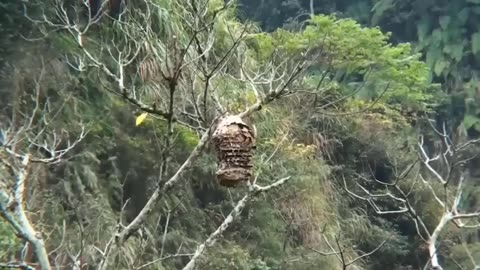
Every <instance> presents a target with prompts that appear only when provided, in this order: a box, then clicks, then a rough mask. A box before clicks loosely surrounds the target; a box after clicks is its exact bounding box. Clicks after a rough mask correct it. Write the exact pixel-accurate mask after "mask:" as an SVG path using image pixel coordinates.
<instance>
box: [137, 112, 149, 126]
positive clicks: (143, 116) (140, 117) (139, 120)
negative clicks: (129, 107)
mask: <svg viewBox="0 0 480 270" xmlns="http://www.w3.org/2000/svg"><path fill="white" fill-rule="evenodd" d="M147 115H148V113H146V112H144V113H142V114H140V115H139V116H137V120H136V121H135V125H136V126H137V127H138V126H139V125H140V124H141V123H142V122H143V120H145V118H147Z"/></svg>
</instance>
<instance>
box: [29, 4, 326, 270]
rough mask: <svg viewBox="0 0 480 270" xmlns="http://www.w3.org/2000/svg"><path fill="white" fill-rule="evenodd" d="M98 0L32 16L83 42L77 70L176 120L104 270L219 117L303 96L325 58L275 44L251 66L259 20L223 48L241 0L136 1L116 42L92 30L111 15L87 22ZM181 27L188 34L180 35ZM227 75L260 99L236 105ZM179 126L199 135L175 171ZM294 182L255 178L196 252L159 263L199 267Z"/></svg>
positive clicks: (103, 251)
mask: <svg viewBox="0 0 480 270" xmlns="http://www.w3.org/2000/svg"><path fill="white" fill-rule="evenodd" d="M89 3H90V1H86V0H85V1H82V5H80V6H79V5H73V6H72V5H67V4H66V3H65V2H64V1H61V0H53V4H54V6H55V14H54V16H47V14H45V15H44V16H42V17H41V18H40V19H37V18H32V17H28V18H29V19H30V20H31V21H32V22H34V23H36V24H39V25H44V26H46V28H44V29H47V30H45V31H44V32H43V34H45V35H48V34H49V33H50V32H51V31H53V30H59V31H63V32H65V33H67V34H68V35H70V37H71V38H72V39H73V40H75V41H76V43H77V45H78V50H76V51H72V52H71V53H68V54H67V55H65V59H67V61H68V64H69V65H70V66H71V67H72V68H73V69H75V70H76V71H77V72H85V71H87V70H95V71H96V72H97V74H98V77H99V78H100V81H108V82H106V83H104V85H103V88H104V89H107V91H109V92H110V93H112V94H114V95H116V96H119V97H121V98H122V99H123V100H125V101H126V102H128V103H130V104H131V105H133V106H135V107H137V108H138V109H139V110H141V111H143V112H144V113H146V114H148V115H150V116H152V117H155V118H159V119H161V120H163V121H166V122H167V126H168V132H167V134H166V135H165V136H164V138H163V140H164V141H165V149H166V150H165V151H164V153H163V157H162V165H161V168H162V170H161V173H160V179H159V180H158V185H157V186H156V187H155V189H154V190H153V193H152V194H151V195H150V197H149V199H148V201H147V203H146V204H145V206H144V207H143V209H142V210H141V211H140V212H139V213H138V214H137V216H136V217H135V218H134V219H133V220H132V221H131V222H129V223H128V224H121V223H120V224H117V225H116V228H117V230H116V233H115V234H114V235H112V237H111V239H110V241H109V242H108V243H107V244H106V245H105V246H104V247H96V246H94V248H95V249H96V250H97V251H98V252H99V254H100V255H101V256H100V259H99V262H98V267H97V268H98V269H101V270H103V269H109V268H111V267H113V265H114V263H115V262H114V260H115V258H116V256H117V255H118V254H119V253H120V251H121V250H120V249H121V247H122V246H124V244H125V243H126V242H127V241H128V239H129V238H130V237H131V236H132V235H134V233H135V232H137V231H138V230H139V229H140V228H142V227H143V226H144V225H145V223H146V221H147V219H148V217H149V216H150V213H151V212H152V211H153V210H154V209H155V205H156V204H157V203H158V202H159V201H160V199H161V198H162V197H163V196H164V195H165V194H167V193H168V192H169V191H170V190H171V189H172V188H174V187H175V186H176V185H177V184H178V183H179V182H180V181H181V180H182V176H183V174H184V173H185V172H186V171H187V170H189V169H190V168H191V167H192V165H193V164H194V162H195V161H196V160H197V158H198V157H199V156H200V155H201V153H202V151H203V150H204V148H205V147H206V145H207V144H208V143H209V142H210V139H211V134H212V132H213V131H214V130H215V128H216V127H217V123H218V120H219V119H222V118H223V117H226V116H231V115H236V116H237V117H238V118H240V119H245V118H248V117H250V116H251V115H252V114H253V113H255V112H257V111H259V110H261V109H262V107H263V106H264V105H267V104H269V103H271V102H273V101H275V100H277V99H280V98H283V97H285V96H287V95H291V94H293V93H295V91H296V89H297V88H296V87H295V85H296V84H298V82H297V80H298V79H299V78H301V76H302V74H304V72H305V71H306V69H307V68H308V66H310V65H311V64H312V63H314V62H315V61H316V60H317V59H318V58H317V57H315V55H314V54H313V53H311V52H310V50H309V49H308V48H307V49H305V51H304V52H303V54H301V55H299V54H295V55H288V54H286V53H284V52H282V51H281V50H274V51H273V52H272V54H271V55H270V57H269V58H268V59H267V60H266V61H265V63H262V65H255V64H252V63H250V62H249V61H250V60H249V59H248V58H247V57H246V52H247V50H248V46H247V44H246V42H245V41H246V39H247V38H248V37H249V35H251V33H252V31H251V29H250V28H251V26H250V25H249V24H246V25H243V24H240V23H238V24H233V25H230V24H225V25H224V27H225V29H224V30H225V33H226V34H227V38H226V40H225V41H223V42H224V44H223V45H224V46H223V48H222V49H219V48H216V46H214V44H216V43H218V42H220V41H218V40H217V37H216V31H218V29H217V28H218V25H219V24H220V23H221V22H223V19H222V16H226V13H227V11H228V10H229V8H230V7H231V5H232V1H225V2H224V3H223V5H222V6H218V7H215V8H214V9H213V10H212V6H211V5H212V3H211V2H210V1H208V0H201V1H172V2H171V6H170V7H169V8H168V9H167V8H165V7H160V6H158V5H157V4H156V3H155V2H154V1H151V0H144V1H140V2H139V3H136V4H134V7H131V8H127V9H125V10H123V11H122V13H120V14H119V16H118V19H113V20H112V24H113V26H110V27H112V28H113V29H114V31H116V33H117V36H119V38H114V39H112V40H105V39H102V38H101V37H99V36H98V33H95V32H94V30H92V29H94V28H95V27H96V26H97V28H98V27H99V26H100V25H101V22H102V20H107V19H109V17H108V16H107V15H106V14H105V13H99V14H98V15H97V16H94V17H88V19H87V20H86V21H85V20H84V19H83V20H82V19H81V16H78V14H81V11H82V9H87V10H88V11H90V9H91V7H90V5H89ZM103 6H104V5H103ZM89 13H90V12H89ZM168 13H172V14H173V13H174V14H175V15H176V16H177V18H179V21H176V20H172V19H171V18H168V20H165V21H166V23H165V24H164V25H161V27H163V29H159V28H158V25H155V22H157V21H159V20H158V18H160V19H165V18H166V17H162V16H166V15H165V14H168ZM27 14H28V12H27ZM72 14H77V15H75V16H73V15H72ZM154 18H156V20H154ZM162 31H163V33H162ZM179 32H181V33H183V34H182V35H181V36H177V34H178V33H179ZM225 80H227V81H230V82H236V83H240V84H242V85H245V86H248V87H249V88H250V89H251V90H252V91H253V92H254V94H255V97H256V101H255V102H254V103H252V104H248V103H247V104H244V105H243V108H242V109H241V110H234V109H232V106H230V104H228V98H224V96H227V97H228V95H229V94H230V93H229V91H230V89H228V87H229V86H228V83H227V84H225ZM222 88H227V89H222ZM176 125H183V126H186V127H188V128H191V129H193V130H195V131H196V132H197V133H198V134H199V136H200V140H199V142H198V144H197V145H196V147H195V148H194V150H193V151H192V152H191V153H190V155H189V156H188V158H187V159H186V160H185V161H184V162H183V164H182V165H181V166H180V167H178V168H174V170H173V171H174V172H173V173H169V171H170V170H171V169H173V168H172V165H171V164H170V162H169V161H170V160H171V157H172V149H171V146H172V144H173V142H174V139H175V138H174V137H175V136H174V129H175V126H176ZM61 153H63V152H61ZM58 156H59V154H56V157H58ZM19 157H23V156H22V155H19ZM27 161H28V159H27ZM255 179H256V178H255ZM287 179H289V177H286V178H282V179H281V180H279V181H277V182H275V183H273V184H271V185H267V186H265V187H262V186H259V185H257V184H256V181H252V182H251V183H249V191H248V192H247V194H246V195H245V196H244V197H243V199H241V200H240V201H239V202H238V203H237V204H236V206H235V207H234V208H233V210H232V212H231V213H230V215H229V216H228V217H227V218H226V219H225V220H224V222H223V223H222V224H221V225H220V227H219V228H218V229H217V230H216V231H215V232H213V233H212V234H211V235H210V236H209V237H208V238H207V239H206V240H205V241H204V242H203V243H201V244H200V245H199V246H198V247H197V249H196V251H195V252H194V253H192V254H180V253H178V254H172V255H166V256H162V257H161V258H158V259H157V260H155V261H154V262H156V261H161V260H164V259H166V258H169V257H175V256H185V255H186V256H191V259H190V262H189V263H188V264H187V265H186V266H185V268H184V269H195V266H196V265H197V261H198V259H199V258H200V256H202V255H203V253H204V251H205V250H206V248H208V247H209V246H211V245H213V244H214V242H215V240H216V239H217V238H218V237H219V236H220V235H221V234H222V233H223V232H224V231H225V230H226V229H227V228H228V226H229V225H230V224H231V223H232V222H233V221H234V220H235V219H236V218H237V217H238V216H239V214H240V213H241V211H242V210H243V208H244V207H245V205H246V203H247V202H248V201H250V200H251V199H252V198H253V197H255V196H256V195H258V194H260V193H262V192H266V191H268V190H270V189H272V188H274V187H278V186H280V185H282V184H283V183H284V182H285V181H286V180H287ZM166 227H168V225H167V226H166ZM42 245H43V244H42ZM42 252H43V253H45V252H46V251H45V250H38V254H39V255H41V254H43V253H42ZM154 262H150V263H147V264H144V265H143V266H140V267H137V269H141V268H142V267H145V265H150V264H151V263H154ZM44 269H49V268H44Z"/></svg>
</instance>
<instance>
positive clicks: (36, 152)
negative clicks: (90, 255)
mask: <svg viewBox="0 0 480 270" xmlns="http://www.w3.org/2000/svg"><path fill="white" fill-rule="evenodd" d="M44 77H45V69H44V68H43V67H42V69H41V71H40V72H39V74H38V78H36V79H35V80H34V89H28V90H29V92H30V93H32V94H31V95H32V96H33V97H34V99H33V102H32V103H31V104H30V103H27V105H26V106H22V105H23V104H24V102H20V101H21V99H22V97H21V96H19V97H17V99H18V100H14V103H16V104H17V105H15V106H12V107H13V109H12V110H11V113H10V117H8V116H7V117H4V115H2V116H1V117H2V118H1V121H0V216H1V217H2V218H3V219H4V220H5V221H6V222H7V223H8V224H10V225H11V227H12V229H13V230H14V231H15V233H16V235H17V236H18V237H19V238H21V239H22V240H24V241H25V242H26V245H27V246H26V248H27V249H31V250H32V251H33V252H34V254H35V255H36V257H37V260H38V266H39V267H40V269H42V270H49V269H51V263H50V259H49V255H48V252H47V250H46V248H45V243H44V240H43V236H42V233H41V232H40V231H37V230H36V229H35V226H34V224H33V223H32V221H31V220H30V218H29V209H27V208H26V207H25V202H26V201H27V200H28V198H26V196H28V193H27V191H26V190H27V189H28V187H29V185H32V183H31V182H32V181H33V180H34V177H33V176H32V171H33V170H34V168H35V166H36V164H46V165H49V164H54V163H60V162H64V160H65V158H66V157H67V154H68V153H69V152H70V151H71V150H72V149H73V148H74V147H75V146H77V145H78V144H79V143H80V142H81V141H82V139H83V138H84V137H85V136H86V134H87V131H86V129H85V126H83V125H80V129H81V131H80V134H79V135H78V136H77V137H76V138H75V139H71V138H70V137H71V136H70V135H69V133H68V132H67V131H65V130H56V129H55V128H53V127H52V125H51V121H52V120H53V118H54V117H55V115H56V114H58V111H53V109H51V108H52V105H51V104H50V102H49V100H48V99H45V97H44V96H43V95H42V91H44V89H42V87H43V80H44ZM32 90H33V91H32ZM25 260H26V258H21V259H20V260H19V261H15V262H9V263H2V264H0V267H6V268H21V269H34V267H33V266H31V265H29V264H28V262H26V261H25Z"/></svg>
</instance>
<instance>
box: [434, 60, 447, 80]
mask: <svg viewBox="0 0 480 270" xmlns="http://www.w3.org/2000/svg"><path fill="white" fill-rule="evenodd" d="M447 66H448V62H447V61H446V60H444V59H440V60H438V61H436V62H435V65H434V66H433V72H435V75H437V76H440V75H441V74H442V72H443V71H444V70H445V68H446V67H447Z"/></svg>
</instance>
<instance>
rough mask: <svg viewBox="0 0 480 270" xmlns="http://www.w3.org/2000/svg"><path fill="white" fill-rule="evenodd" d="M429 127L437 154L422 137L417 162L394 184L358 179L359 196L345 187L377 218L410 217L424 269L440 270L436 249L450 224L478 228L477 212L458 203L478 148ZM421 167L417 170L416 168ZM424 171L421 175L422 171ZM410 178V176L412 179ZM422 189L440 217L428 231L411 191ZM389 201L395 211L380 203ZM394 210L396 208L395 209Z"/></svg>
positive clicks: (345, 183) (466, 187)
mask: <svg viewBox="0 0 480 270" xmlns="http://www.w3.org/2000/svg"><path fill="white" fill-rule="evenodd" d="M429 123H430V126H431V128H432V129H433V131H434V132H435V134H436V136H437V137H438V141H439V144H438V145H439V146H440V147H437V150H436V153H435V154H432V152H434V151H432V150H430V148H428V147H427V146H426V144H425V142H424V136H421V137H420V140H419V142H418V145H417V146H418V161H420V162H418V161H417V162H416V163H414V164H411V165H409V166H408V167H407V168H406V169H405V170H403V171H402V172H401V173H399V174H397V175H396V177H395V180H394V181H393V182H391V183H385V182H382V181H380V180H378V179H376V178H375V177H373V179H368V178H367V177H365V176H362V175H359V179H358V180H359V181H356V182H355V185H356V186H357V188H359V190H360V192H354V191H352V187H349V186H348V185H347V181H346V180H345V178H344V187H345V189H346V191H347V192H348V194H350V195H351V196H353V197H354V198H357V199H359V200H362V201H365V202H367V203H368V204H369V205H370V206H371V207H372V208H373V210H374V211H375V212H376V213H377V214H380V215H385V214H404V215H407V216H408V217H410V219H411V221H412V222H413V223H414V224H415V227H416V230H417V234H418V236H419V237H420V238H421V239H422V240H423V241H424V242H425V244H426V245H427V249H428V255H429V258H430V259H429V261H428V263H427V264H426V265H425V269H427V268H428V267H430V268H431V269H437V270H441V269H443V268H442V264H441V262H440V260H439V245H440V243H441V235H442V232H444V231H445V230H446V229H447V226H448V225H449V224H454V225H455V226H457V227H458V228H461V229H468V228H479V227H480V223H479V221H480V219H479V218H480V211H478V209H479V208H478V207H477V208H475V209H477V210H474V211H469V210H466V209H462V205H461V201H462V200H463V199H464V195H465V192H466V191H467V189H468V186H467V184H468V182H469V181H472V177H470V176H469V171H468V170H467V168H465V164H466V163H467V162H468V161H469V160H471V159H472V158H473V157H474V156H473V155H472V154H469V153H472V151H471V150H472V147H474V146H475V145H477V144H478V143H479V142H480V140H479V139H476V140H468V141H466V142H464V143H454V142H453V140H452V137H451V136H450V135H449V134H448V133H447V129H446V126H445V125H443V128H442V129H441V130H439V129H437V128H435V126H434V125H433V123H432V122H431V121H430V122H429ZM419 164H420V165H421V166H418V165H419ZM422 170H423V171H422ZM412 175H413V176H412ZM407 178H413V180H412V182H411V183H404V182H405V180H406V179H407ZM360 181H367V182H369V183H371V184H372V183H374V184H377V185H379V186H380V187H382V188H383V189H384V190H385V192H380V193H379V192H374V191H372V190H369V189H368V188H366V187H365V186H364V185H362V184H361V182H360ZM421 185H423V186H424V187H426V188H428V189H429V190H430V192H431V194H432V195H433V197H432V198H433V199H434V200H435V204H436V205H437V207H438V209H439V212H440V213H441V214H440V215H439V216H437V217H436V221H435V222H436V224H435V225H434V227H433V228H429V226H427V224H426V222H425V218H424V217H422V216H421V214H419V210H418V209H416V206H415V204H414V201H415V200H416V199H418V198H415V196H414V195H413V194H414V192H413V191H414V190H415V189H418V188H421ZM385 199H387V200H390V201H391V202H393V203H394V207H393V208H392V207H388V208H387V207H386V206H384V205H382V204H381V203H380V202H379V201H380V200H385ZM395 207H396V208H395Z"/></svg>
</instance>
